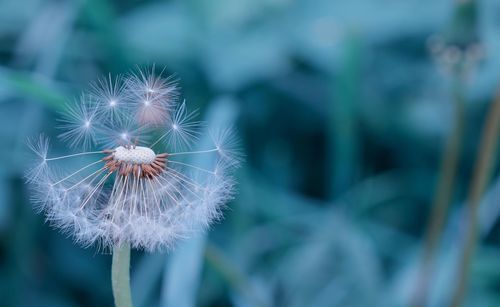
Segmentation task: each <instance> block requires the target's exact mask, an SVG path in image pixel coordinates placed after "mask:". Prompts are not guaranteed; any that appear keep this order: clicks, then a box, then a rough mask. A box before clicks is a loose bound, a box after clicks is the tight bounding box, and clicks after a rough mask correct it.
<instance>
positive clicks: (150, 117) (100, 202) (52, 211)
mask: <svg viewBox="0 0 500 307" xmlns="http://www.w3.org/2000/svg"><path fill="white" fill-rule="evenodd" d="M177 96H178V95H177V85H176V84H175V83H174V82H173V81H172V80H171V79H169V78H163V77H162V74H161V73H160V74H155V72H154V68H153V69H152V70H151V71H144V70H139V71H138V72H136V73H133V74H130V75H128V76H125V77H118V78H116V79H112V78H111V76H110V77H108V78H105V79H101V80H99V81H98V82H97V83H94V84H93V85H92V90H91V93H89V94H84V95H82V96H81V98H80V99H79V100H76V101H74V102H73V103H72V104H70V105H68V108H67V111H66V112H65V114H64V118H63V119H62V120H61V121H60V128H61V129H62V131H63V132H62V133H61V135H60V139H61V140H63V141H65V142H66V144H67V145H68V146H69V147H70V148H72V149H75V148H80V149H81V151H78V152H76V153H73V154H70V155H65V156H58V157H50V156H49V155H48V151H49V141H48V139H47V138H46V137H44V136H40V137H38V138H36V139H34V140H31V141H30V142H29V147H30V149H31V150H32V151H33V152H34V153H35V154H36V157H37V159H38V163H37V164H36V165H35V166H33V167H32V168H30V170H28V172H27V174H26V177H27V181H28V183H29V185H30V187H31V188H32V190H33V202H34V203H35V206H36V208H37V209H38V210H39V211H41V212H44V213H45V214H46V218H47V221H49V222H50V223H51V224H52V225H54V226H55V227H57V228H60V229H62V230H63V231H64V232H65V233H67V234H69V235H71V236H72V237H73V238H74V239H75V241H76V242H78V243H80V244H82V245H84V246H89V245H93V244H97V245H98V246H100V247H104V248H105V249H113V254H114V255H113V289H114V290H115V282H116V287H118V288H119V287H122V286H123V285H122V286H120V283H123V282H120V279H123V280H125V283H127V284H128V282H127V280H128V257H130V247H133V248H137V249H144V250H147V251H156V250H163V249H168V248H172V247H173V246H174V244H175V243H176V242H177V241H178V240H179V239H182V238H186V237H189V236H190V235H191V234H193V233H195V232H197V231H200V230H204V229H205V228H207V227H208V226H209V225H210V224H211V223H212V222H213V221H215V220H217V219H219V218H220V217H221V208H222V207H223V206H224V204H225V203H226V202H227V201H229V200H230V199H232V197H233V190H234V181H233V179H232V177H231V171H232V170H233V169H234V168H235V167H236V166H237V165H238V164H239V162H240V156H239V154H238V151H237V148H236V145H237V142H235V140H236V138H235V137H234V134H233V133H232V132H231V130H221V131H216V132H211V133H210V135H209V136H210V139H211V140H212V143H213V144H212V145H211V146H210V147H208V148H200V147H199V145H197V144H200V143H201V142H197V141H198V140H200V138H201V137H202V133H201V127H202V126H203V123H201V122H198V121H195V118H196V116H197V113H196V112H189V111H188V109H187V106H186V103H185V102H182V103H180V102H179V101H178V99H177ZM146 101H147V102H148V104H146ZM203 143H205V142H203ZM193 148H196V149H198V150H195V149H193ZM198 155H203V156H204V157H203V159H197V160H198V161H204V163H203V165H197V164H194V163H192V162H190V159H189V157H191V156H198ZM207 165H210V166H211V167H207ZM115 262H116V263H119V262H122V263H125V264H116V265H115ZM123 266H126V268H127V270H125V271H126V274H124V273H123V272H124V269H123ZM115 267H116V270H115ZM120 267H121V269H120ZM115 273H116V274H115ZM115 275H116V276H115ZM127 287H128V286H127ZM118 288H117V289H116V291H115V292H114V293H115V301H116V304H117V306H127V305H126V304H127V303H126V302H127V301H130V293H129V291H128V294H127V291H125V296H127V295H128V298H127V297H124V298H123V297H122V298H120V295H119V292H122V293H123V291H118V290H119V289H118ZM120 302H125V303H120Z"/></svg>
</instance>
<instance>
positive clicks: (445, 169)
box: [411, 73, 465, 307]
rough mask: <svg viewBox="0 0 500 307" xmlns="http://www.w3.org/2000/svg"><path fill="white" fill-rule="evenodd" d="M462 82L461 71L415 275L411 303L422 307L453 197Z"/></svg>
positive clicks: (461, 128) (462, 123)
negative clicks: (420, 257)
mask: <svg viewBox="0 0 500 307" xmlns="http://www.w3.org/2000/svg"><path fill="white" fill-rule="evenodd" d="M463 89H464V82H463V78H462V77H461V74H459V73H457V74H456V75H455V80H454V84H453V102H454V108H455V110H454V116H453V128H452V132H451V134H450V136H449V138H448V139H447V141H446V144H445V149H444V151H443V155H442V158H441V166H440V173H439V174H440V177H439V180H438V183H437V187H436V192H435V195H434V200H433V202H432V207H431V210H432V211H431V213H430V220H429V224H428V225H427V229H426V234H425V242H424V247H423V252H422V260H421V266H420V270H419V272H418V276H417V283H416V288H415V291H414V293H413V297H412V301H411V306H414V307H422V306H425V301H426V298H427V292H428V288H429V283H430V277H431V272H432V264H433V258H434V254H435V251H436V248H437V246H438V243H439V240H440V238H441V233H442V230H443V226H444V222H445V220H446V216H447V213H448V208H449V206H450V203H451V200H452V196H453V186H454V183H455V175H456V173H457V169H458V162H459V160H460V147H461V144H462V138H463V132H464V126H465V102H464V91H463Z"/></svg>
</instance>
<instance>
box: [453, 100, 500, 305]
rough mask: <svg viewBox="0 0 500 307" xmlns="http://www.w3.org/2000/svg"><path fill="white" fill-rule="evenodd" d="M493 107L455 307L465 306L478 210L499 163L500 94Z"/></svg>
mask: <svg viewBox="0 0 500 307" xmlns="http://www.w3.org/2000/svg"><path fill="white" fill-rule="evenodd" d="M490 108H491V109H490V110H489V112H488V115H487V118H486V121H485V124H484V128H483V133H482V136H481V143H480V144H479V151H478V155H477V160H476V165H475V167H474V175H473V179H472V182H471V186H470V190H469V197H468V199H467V212H466V213H467V215H466V218H467V220H466V224H465V225H466V227H467V228H466V232H465V237H464V240H465V242H464V249H463V254H462V255H461V258H460V260H459V267H458V284H457V286H456V288H455V291H454V292H453V297H452V304H451V306H454V307H459V306H461V305H462V303H463V300H464V297H465V293H466V289H467V283H468V279H469V271H470V263H471V260H472V257H473V256H474V250H475V247H476V240H477V226H478V225H477V223H478V221H477V211H478V209H479V204H480V202H481V198H482V196H483V193H484V190H485V189H486V186H487V184H488V181H489V180H490V176H491V171H492V169H493V167H494V164H495V153H496V149H497V144H498V139H499V137H498V134H499V132H500V131H499V130H500V92H499V93H498V94H497V96H496V99H495V100H494V102H493V103H492V105H491V107H490Z"/></svg>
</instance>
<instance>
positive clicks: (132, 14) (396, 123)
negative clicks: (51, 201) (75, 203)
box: [0, 0, 500, 307]
mask: <svg viewBox="0 0 500 307" xmlns="http://www.w3.org/2000/svg"><path fill="white" fill-rule="evenodd" d="M464 3H465V4H464ZM499 12H500V3H499V2H498V1H495V0H483V1H480V2H472V1H469V2H468V1H461V2H460V1H456V3H455V2H453V1H431V0H424V1H419V0H409V1H397V0H384V1H375V0H354V1H353V0H339V1H331V0H313V1H305V0H300V1H293V0H239V1H232V0H188V1H181V0H177V1H136V0H125V1H99V0H87V1H85V0H79V1H78V0H77V1H58V0H2V1H1V2H0V144H1V146H0V305H1V306H111V305H112V296H111V285H110V257H109V255H106V254H104V255H103V254H102V253H101V252H100V251H98V250H96V249H95V248H88V249H82V248H80V247H78V246H75V245H74V244H73V243H72V241H71V239H68V238H66V237H65V236H64V235H62V234H60V233H59V232H58V231H56V230H54V229H51V228H50V227H49V226H48V225H46V224H44V220H43V216H40V215H36V214H35V213H34V212H33V210H32V208H31V205H30V202H29V195H28V193H27V189H26V187H25V186H24V184H23V179H22V176H23V172H24V170H25V169H26V167H27V165H28V161H29V160H28V159H29V158H28V157H27V156H26V153H25V151H26V148H25V140H26V138H27V137H28V136H34V135H37V134H39V133H40V132H43V133H45V134H47V135H49V136H50V137H51V139H52V140H53V141H54V142H53V143H54V144H55V145H56V148H55V151H59V152H65V151H66V149H65V148H64V147H63V146H62V145H61V144H59V143H58V142H57V134H58V130H57V129H56V126H57V121H56V118H57V117H58V112H59V111H60V110H61V108H62V107H63V105H64V102H65V101H66V100H70V99H72V97H75V96H77V95H78V94H79V92H80V91H81V90H83V89H85V88H86V86H87V84H88V83H89V81H92V80H95V79H96V78H97V77H100V76H102V75H105V74H107V73H112V74H119V73H123V72H127V71H129V70H130V69H131V68H133V67H134V66H135V65H148V64H153V63H155V64H156V65H157V66H165V67H166V68H167V70H166V71H167V72H168V73H175V74H176V76H177V77H178V78H179V79H180V85H181V86H182V88H183V95H184V97H185V98H186V100H187V101H188V102H189V103H190V105H191V106H192V107H198V108H200V110H201V114H202V116H203V117H204V118H205V119H207V120H209V121H210V122H213V123H220V122H234V124H235V126H236V127H237V128H238V131H239V134H240V136H241V139H242V144H243V149H244V152H245V155H246V162H245V164H244V167H243V168H241V169H240V170H239V172H238V174H237V177H238V181H239V195H238V197H237V199H236V200H235V201H234V202H233V203H232V204H230V206H229V209H228V210H227V211H226V214H225V215H226V217H225V220H224V221H223V222H221V223H220V224H218V225H216V226H214V227H213V229H212V231H211V232H209V233H208V234H207V235H206V236H200V237H198V238H193V239H191V240H188V241H186V242H183V243H182V244H180V246H179V247H178V249H176V250H175V251H173V252H170V253H166V254H145V253H143V252H140V251H136V252H134V253H133V259H132V261H133V263H132V287H133V296H134V301H135V304H136V306H137V307H146V306H176V307H178V306H180V307H183V306H186V307H187V306H292V307H301V306H346V307H348V306H406V305H407V304H408V302H409V300H410V297H411V293H412V291H413V288H414V283H415V276H416V271H417V270H418V267H419V258H420V254H421V246H422V242H423V235H424V231H425V227H426V224H427V221H428V213H429V212H430V210H429V209H430V204H431V201H432V198H433V195H434V190H435V186H436V180H437V177H438V171H439V163H440V161H439V160H440V154H441V151H442V148H443V144H444V140H445V138H446V137H447V136H448V134H449V132H450V129H451V126H452V123H451V121H452V114H453V104H452V99H453V98H452V89H451V80H453V77H454V76H453V74H454V73H456V72H454V71H453V70H452V69H449V68H450V67H449V66H450V64H449V61H450V57H451V60H453V58H452V57H453V52H449V53H450V54H448V53H447V51H449V50H448V49H449V46H450V45H452V48H458V50H459V51H461V52H462V51H463V52H465V51H466V48H467V47H468V46H470V45H471V44H480V45H477V46H480V49H481V50H484V56H483V57H481V60H480V61H472V63H469V64H470V65H469V66H470V67H468V69H467V71H466V72H465V74H466V76H465V79H466V83H465V85H464V88H463V90H464V93H465V94H464V95H465V99H466V126H465V137H464V141H463V143H464V144H463V148H462V151H463V153H462V159H461V161H460V165H459V172H458V176H457V178H456V185H455V189H454V197H453V203H452V205H451V210H450V213H449V216H448V218H447V219H446V227H445V230H444V237H443V239H442V240H441V242H440V243H441V244H440V247H439V250H438V252H437V254H436V263H435V265H434V266H433V268H434V270H433V272H432V282H433V285H432V289H431V293H430V299H429V301H428V302H429V305H430V306H446V305H447V304H448V302H449V299H450V295H451V291H452V289H453V287H454V276H455V275H454V274H455V271H456V263H457V255H458V253H459V250H460V247H461V245H460V242H461V237H460V234H461V232H462V231H463V225H462V220H461V216H462V214H463V208H464V206H463V202H464V200H465V197H466V190H467V187H468V185H469V181H470V177H471V176H470V175H471V168H472V166H473V163H472V162H473V161H474V157H475V155H476V149H477V141H478V138H479V134H480V129H481V127H482V123H483V120H484V118H485V114H486V110H487V106H488V105H489V103H490V102H491V100H492V97H493V94H494V92H495V87H496V85H497V83H498V82H499V80H500V79H499V73H500V39H499V38H500V24H499V23H498V14H499ZM436 34H442V35H443V40H444V44H445V47H444V48H445V50H444V51H445V52H444V53H443V54H444V56H443V55H440V54H436V53H434V52H432V46H430V47H429V37H431V36H433V35H436ZM453 46H454V47H453ZM446 48H448V49H446ZM429 49H431V50H429ZM451 51H453V50H451ZM493 174H494V180H493V182H492V183H491V185H489V187H488V191H487V193H486V195H485V197H484V201H483V203H482V204H481V207H480V212H479V224H480V228H481V240H480V246H479V248H478V250H477V252H476V254H475V258H474V260H473V265H472V274H471V281H470V283H469V291H468V295H467V299H466V305H467V306H498V305H499V304H500V292H498V288H499V286H500V248H499V243H500V242H499V235H500V233H499V231H500V227H499V224H498V222H497V221H498V215H499V214H500V201H499V199H500V198H499V195H500V177H499V176H498V169H495V170H494V171H493Z"/></svg>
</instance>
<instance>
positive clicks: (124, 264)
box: [111, 243, 132, 307]
mask: <svg viewBox="0 0 500 307" xmlns="http://www.w3.org/2000/svg"><path fill="white" fill-rule="evenodd" d="M111 283H112V286H113V296H114V298H115V306H116V307H132V295H131V292H130V244H129V243H122V244H120V245H115V246H114V247H113V263H112V266H111Z"/></svg>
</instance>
